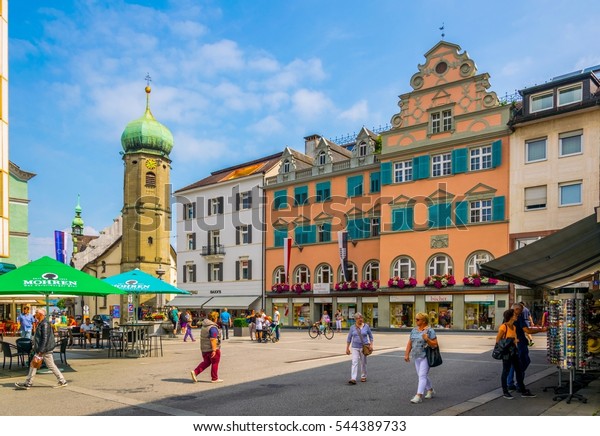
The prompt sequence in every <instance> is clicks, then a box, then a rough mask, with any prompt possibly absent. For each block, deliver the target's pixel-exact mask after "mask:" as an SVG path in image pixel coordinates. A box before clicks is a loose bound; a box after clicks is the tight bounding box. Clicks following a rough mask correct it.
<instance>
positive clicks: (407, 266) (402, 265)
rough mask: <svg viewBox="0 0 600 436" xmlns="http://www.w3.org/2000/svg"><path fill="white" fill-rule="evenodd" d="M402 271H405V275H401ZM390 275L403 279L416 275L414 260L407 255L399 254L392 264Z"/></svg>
mask: <svg viewBox="0 0 600 436" xmlns="http://www.w3.org/2000/svg"><path fill="white" fill-rule="evenodd" d="M403 271H406V275H403ZM392 277H400V278H403V279H409V278H411V277H413V278H414V277H416V265H415V261H414V260H412V259H411V258H410V257H408V256H400V257H399V258H398V259H396V260H395V261H394V264H393V265H392Z"/></svg>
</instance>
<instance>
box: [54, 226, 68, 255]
mask: <svg viewBox="0 0 600 436" xmlns="http://www.w3.org/2000/svg"><path fill="white" fill-rule="evenodd" d="M54 249H55V251H56V260H58V261H59V262H62V263H67V234H66V233H65V232H61V231H59V230H55V231H54Z"/></svg>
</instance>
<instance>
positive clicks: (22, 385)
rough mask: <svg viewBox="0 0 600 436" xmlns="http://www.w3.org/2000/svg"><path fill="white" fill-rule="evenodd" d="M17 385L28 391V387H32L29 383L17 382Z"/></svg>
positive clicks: (18, 387)
mask: <svg viewBox="0 0 600 436" xmlns="http://www.w3.org/2000/svg"><path fill="white" fill-rule="evenodd" d="M15 387H16V388H17V389H21V390H24V391H26V390H27V389H29V388H30V387H31V385H29V384H27V383H15Z"/></svg>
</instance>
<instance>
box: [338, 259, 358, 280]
mask: <svg viewBox="0 0 600 436" xmlns="http://www.w3.org/2000/svg"><path fill="white" fill-rule="evenodd" d="M348 275H349V276H350V281H352V280H354V281H356V282H357V281H358V269H357V268H356V265H354V264H353V263H352V262H348ZM338 279H339V280H338V281H340V282H345V281H346V279H345V278H344V276H343V275H342V267H341V266H340V267H338Z"/></svg>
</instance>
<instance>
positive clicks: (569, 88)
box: [557, 83, 583, 107]
mask: <svg viewBox="0 0 600 436" xmlns="http://www.w3.org/2000/svg"><path fill="white" fill-rule="evenodd" d="M569 91H579V95H578V96H576V97H575V100H573V101H569V102H567V103H561V101H560V100H561V99H560V97H561V93H566V92H569ZM557 95H558V103H557V105H558V107H561V106H567V105H570V104H575V103H579V102H580V101H581V100H582V98H583V85H582V84H581V83H578V84H577V85H569V86H565V87H563V88H558V90H557Z"/></svg>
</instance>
